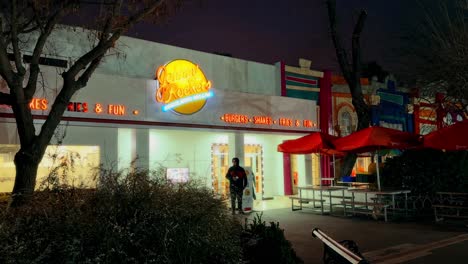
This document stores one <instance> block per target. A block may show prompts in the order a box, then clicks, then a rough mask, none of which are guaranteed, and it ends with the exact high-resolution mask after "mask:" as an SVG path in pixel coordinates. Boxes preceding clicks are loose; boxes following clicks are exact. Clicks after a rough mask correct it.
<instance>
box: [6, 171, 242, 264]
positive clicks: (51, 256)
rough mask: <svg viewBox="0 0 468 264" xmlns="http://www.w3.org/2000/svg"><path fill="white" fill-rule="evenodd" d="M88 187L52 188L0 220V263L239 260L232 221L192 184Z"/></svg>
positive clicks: (130, 177)
mask: <svg viewBox="0 0 468 264" xmlns="http://www.w3.org/2000/svg"><path fill="white" fill-rule="evenodd" d="M102 175H104V176H103V177H102V180H101V182H100V183H99V184H98V187H97V188H96V189H95V190H90V189H74V188H65V187H61V188H57V187H55V188H53V189H48V190H43V191H40V192H36V193H35V194H34V196H33V198H32V200H31V201H30V202H29V203H28V204H26V205H24V206H22V207H20V208H10V209H9V210H8V211H6V212H5V211H3V213H2V214H1V215H0V263H239V262H240V260H241V258H242V248H241V246H240V243H239V241H240V234H241V230H242V226H241V225H240V224H239V223H238V222H236V221H235V220H234V219H233V218H232V216H230V215H229V212H228V211H227V210H226V207H225V205H224V203H223V201H221V200H219V199H216V198H215V197H214V196H213V194H212V192H211V191H210V190H208V189H206V188H203V187H200V185H199V184H196V183H193V182H192V183H187V184H179V185H173V184H170V183H168V182H166V181H164V180H162V179H161V178H158V177H151V176H150V173H149V172H147V171H139V170H137V171H134V172H131V173H127V174H122V173H109V172H107V173H103V174H102Z"/></svg>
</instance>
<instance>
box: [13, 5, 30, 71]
mask: <svg viewBox="0 0 468 264" xmlns="http://www.w3.org/2000/svg"><path fill="white" fill-rule="evenodd" d="M11 3H12V6H11V24H10V27H11V45H12V46H13V56H14V58H15V66H16V71H17V72H18V77H19V78H21V79H22V78H23V77H24V74H25V73H26V69H25V68H24V66H23V62H22V59H21V58H22V53H21V50H20V49H19V47H18V23H19V22H18V13H17V8H18V6H17V1H16V0H13V1H11Z"/></svg>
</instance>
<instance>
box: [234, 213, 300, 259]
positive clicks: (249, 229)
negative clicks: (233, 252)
mask: <svg viewBox="0 0 468 264" xmlns="http://www.w3.org/2000/svg"><path fill="white" fill-rule="evenodd" d="M262 215H263V213H262V214H260V215H259V214H256V215H255V216H254V218H253V220H251V221H252V222H251V223H249V224H247V219H246V221H245V224H244V230H243V234H242V245H243V249H244V258H245V259H246V260H247V261H249V263H285V264H289V263H290V264H293V263H294V264H295V263H303V261H302V260H301V259H300V258H299V257H298V256H297V255H296V252H295V251H294V249H293V248H292V246H291V243H290V242H289V241H288V240H287V239H286V238H285V236H284V230H283V229H281V228H280V227H279V223H278V222H277V223H275V222H270V225H267V224H266V223H265V221H262Z"/></svg>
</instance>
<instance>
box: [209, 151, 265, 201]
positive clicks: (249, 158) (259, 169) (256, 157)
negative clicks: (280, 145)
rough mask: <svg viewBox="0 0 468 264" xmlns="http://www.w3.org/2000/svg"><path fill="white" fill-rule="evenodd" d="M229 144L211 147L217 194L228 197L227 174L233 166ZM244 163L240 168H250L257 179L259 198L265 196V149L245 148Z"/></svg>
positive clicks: (256, 187) (214, 186)
mask: <svg viewBox="0 0 468 264" xmlns="http://www.w3.org/2000/svg"><path fill="white" fill-rule="evenodd" d="M228 156H229V146H228V144H212V145H211V179H212V187H213V190H214V191H215V193H217V194H219V195H220V196H223V197H227V196H228V195H229V181H228V180H227V179H226V173H227V171H228V169H229V167H230V166H231V165H232V162H231V160H230V159H229V158H228ZM244 156H245V158H244V162H242V161H241V164H240V166H241V167H244V168H247V167H248V168H250V169H251V170H252V172H253V174H254V177H255V193H256V195H257V197H259V195H260V194H263V148H262V146H261V145H252V144H249V145H245V146H244Z"/></svg>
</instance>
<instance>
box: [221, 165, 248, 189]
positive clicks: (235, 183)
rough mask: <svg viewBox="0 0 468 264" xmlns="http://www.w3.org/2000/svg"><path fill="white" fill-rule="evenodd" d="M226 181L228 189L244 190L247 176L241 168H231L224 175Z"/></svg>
mask: <svg viewBox="0 0 468 264" xmlns="http://www.w3.org/2000/svg"><path fill="white" fill-rule="evenodd" d="M226 179H228V180H229V183H230V188H235V189H237V190H244V188H245V186H247V175H246V174H245V170H244V168H242V167H241V166H232V167H230V168H229V170H228V172H227V173H226Z"/></svg>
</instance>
